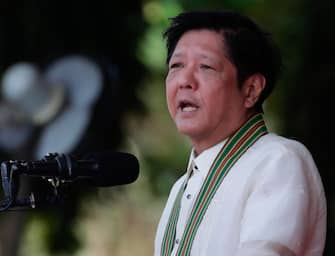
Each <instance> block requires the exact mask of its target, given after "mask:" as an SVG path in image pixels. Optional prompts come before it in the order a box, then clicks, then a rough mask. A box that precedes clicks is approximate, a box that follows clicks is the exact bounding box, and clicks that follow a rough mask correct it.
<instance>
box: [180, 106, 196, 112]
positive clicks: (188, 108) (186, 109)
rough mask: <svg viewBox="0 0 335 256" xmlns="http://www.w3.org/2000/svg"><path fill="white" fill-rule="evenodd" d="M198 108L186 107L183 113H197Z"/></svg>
mask: <svg viewBox="0 0 335 256" xmlns="http://www.w3.org/2000/svg"><path fill="white" fill-rule="evenodd" d="M196 109H197V108H196V107H192V106H186V107H183V108H182V111H184V112H191V111H195V110H196Z"/></svg>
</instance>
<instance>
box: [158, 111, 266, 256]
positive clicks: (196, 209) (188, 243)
mask: <svg viewBox="0 0 335 256" xmlns="http://www.w3.org/2000/svg"><path fill="white" fill-rule="evenodd" d="M266 133H267V129H266V126H265V123H264V120H263V116H262V114H260V113H258V114H256V115H254V116H252V117H251V118H250V119H249V120H248V121H247V122H246V123H245V124H244V125H243V126H242V127H241V128H240V129H239V130H237V131H236V132H235V133H234V134H233V136H231V137H230V138H229V140H228V141H227V142H226V144H225V145H224V147H223V148H222V149H221V151H220V152H219V154H218V155H217V157H216V159H215V160H214V162H213V164H212V166H211V168H210V170H209V172H208V174H207V176H206V179H205V181H204V183H203V185H202V187H201V189H200V191H199V194H198V196H197V198H196V200H195V203H194V206H193V209H192V211H191V214H190V216H189V219H188V221H187V223H186V227H185V230H184V233H183V235H182V237H181V240H180V243H179V247H178V250H177V253H176V255H177V256H186V255H190V253H191V248H192V244H193V240H194V237H195V234H196V232H197V230H198V228H199V226H200V223H201V221H202V219H203V217H204V215H205V213H206V210H207V208H208V205H209V204H210V202H211V200H212V198H213V197H214V195H215V193H216V191H217V189H218V188H219V186H220V184H221V183H222V181H223V179H224V178H225V176H226V175H227V174H228V172H229V170H230V169H231V167H232V166H233V165H234V164H235V163H236V161H237V160H238V159H239V158H240V157H241V155H242V154H243V153H244V152H245V151H246V150H247V149H248V148H249V147H250V146H251V145H252V144H253V143H255V142H256V141H257V140H258V139H259V138H260V137H261V136H263V135H264V134H266ZM183 192H184V185H183V186H181V189H180V190H179V192H178V195H177V197H176V200H175V202H174V205H173V208H172V211H171V214H170V217H169V220H168V223H167V226H166V230H165V233H164V237H163V242H162V248H161V256H169V255H170V254H171V252H172V249H173V246H174V240H175V236H176V226H177V221H178V217H179V211H180V202H181V197H182V195H183Z"/></svg>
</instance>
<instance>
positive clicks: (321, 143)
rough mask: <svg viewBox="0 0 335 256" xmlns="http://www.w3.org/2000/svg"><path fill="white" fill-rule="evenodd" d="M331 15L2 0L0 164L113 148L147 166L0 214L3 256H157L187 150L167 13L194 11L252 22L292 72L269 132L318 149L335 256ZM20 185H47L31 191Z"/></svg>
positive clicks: (259, 2) (210, 5) (279, 93)
mask: <svg viewBox="0 0 335 256" xmlns="http://www.w3.org/2000/svg"><path fill="white" fill-rule="evenodd" d="M334 7H335V2H334V1H332V0H319V1H312V0H304V1H303V0H295V1H291V0H282V1H265V0H220V1H219V0H206V1H205V0H192V1H191V0H189V1H186V0H179V1H177V0H175V1H174V0H156V1H154V0H152V1H145V0H142V1H140V0H123V1H94V2H93V1H82V0H81V1H79V0H67V1H65V0H58V1H48V0H25V1H17V0H10V1H9V0H2V1H1V2H0V160H1V161H5V160H9V159H22V160H34V159H35V160H36V159H41V158H42V157H43V155H45V154H46V153H48V152H61V153H66V154H83V153H87V152H95V151H106V150H109V151H114V150H115V151H124V152H130V153H132V154H134V155H136V156H137V157H138V159H139V161H140V166H141V170H140V177H139V179H138V180H137V181H136V182H135V183H133V184H130V185H126V186H118V187H108V188H92V187H87V186H82V185H80V184H79V185H73V186H72V187H71V189H70V190H69V191H68V195H69V198H68V200H67V201H66V202H65V203H64V204H63V205H61V206H55V207H48V208H46V209H36V210H31V211H18V212H17V211H15V212H13V211H8V212H3V213H0V226H1V231H0V255H4V256H16V255H18V256H30V255H34V256H49V255H52V256H54V255H55V256H65V255H75V256H86V255H87V256H88V255H90V256H92V255H99V256H104V255H114V256H133V255H137V256H148V255H152V254H153V242H154V236H155V229H156V225H157V223H158V220H159V217H160V214H161V212H162V210H163V207H164V204H165V200H166V198H167V195H168V192H169V189H170V187H171V185H172V184H173V182H174V181H175V180H176V179H177V177H179V176H180V175H181V174H182V173H183V172H184V169H185V166H186V164H187V159H188V154H189V151H190V144H189V141H187V140H186V139H185V138H184V137H182V136H180V135H178V133H177V132H176V130H175V127H174V125H173V123H172V121H171V120H170V118H169V115H168V112H167V110H166V107H165V95H164V91H165V89H164V76H165V73H166V66H165V47H164V42H163V40H162V32H163V30H164V29H165V28H166V27H167V25H168V18H169V17H173V16H175V15H177V14H178V13H179V12H181V11H184V10H194V9H232V10H235V11H239V12H241V13H243V14H246V15H249V16H251V17H252V18H253V19H254V20H255V21H256V22H258V23H259V24H260V25H261V26H262V27H263V28H264V29H265V30H267V31H270V32H271V33H272V34H273V36H274V39H275V41H276V42H277V43H278V45H279V46H280V48H281V49H282V54H283V56H284V63H285V70H284V75H283V76H282V78H281V80H280V82H279V84H278V87H277V89H276V91H275V92H274V94H273V95H272V96H271V97H270V99H269V100H268V102H267V104H266V106H265V113H266V122H267V124H268V126H269V129H270V130H271V131H272V132H276V133H279V134H281V135H285V136H287V137H291V138H295V139H298V140H300V141H301V142H303V143H304V144H305V145H306V146H307V147H308V148H309V149H310V151H311V152H312V154H313V156H314V158H315V161H316V163H317V165H318V167H319V170H320V173H321V176H322V180H323V182H324V186H325V190H326V196H327V200H328V234H327V244H326V250H325V254H324V255H329V256H330V255H334V253H335V244H334V243H332V241H333V239H334V236H335V233H334V228H335V209H334V206H335V202H334V193H335V186H334V181H335V179H334V171H333V162H332V160H331V155H332V153H333V140H334V139H333V136H332V135H331V134H332V132H333V131H334V124H333V122H330V121H331V119H332V116H333V114H332V113H333V110H334V106H333V104H332V102H333V100H334V99H333V95H334V94H333V93H334V84H335V72H334V71H333V68H334V67H335V64H334V57H335V55H334V50H333V47H334V45H335V34H334V33H333V29H332V28H333V27H332V26H333V24H334V21H333V17H332V16H333V10H334ZM328 135H329V136H328ZM115 171H117V170H115ZM20 189H21V192H22V193H23V194H24V193H28V192H29V191H30V190H32V189H35V190H36V189H37V190H39V191H42V193H43V191H44V189H45V188H44V185H43V184H34V183H33V182H31V181H27V182H23V183H21V187H20Z"/></svg>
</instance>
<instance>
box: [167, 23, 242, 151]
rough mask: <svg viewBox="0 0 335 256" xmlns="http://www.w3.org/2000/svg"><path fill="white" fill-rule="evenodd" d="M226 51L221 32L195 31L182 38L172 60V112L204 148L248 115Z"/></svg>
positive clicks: (169, 89)
mask: <svg viewBox="0 0 335 256" xmlns="http://www.w3.org/2000/svg"><path fill="white" fill-rule="evenodd" d="M226 52H227V51H226V50H225V45H224V40H223V37H222V35H220V34H219V33H217V32H214V31H211V30H205V29H202V30H191V31H188V32H186V33H185V34H184V35H183V36H182V37H181V38H180V40H179V42H178V43H177V45H176V48H175V50H174V52H173V54H172V56H171V59H170V61H169V63H168V65H169V71H168V75H167V77H166V95H167V103H168V109H169V112H170V114H171V116H172V118H173V120H174V122H175V123H176V126H177V129H178V130H179V131H180V132H181V133H183V134H185V135H187V136H189V137H190V138H191V140H192V142H193V145H194V144H201V148H204V149H205V148H207V147H210V146H212V145H214V144H216V143H217V142H219V141H220V140H222V139H224V138H225V137H227V136H228V135H230V133H231V132H232V129H236V127H235V126H236V124H237V123H238V124H239V123H240V122H241V120H242V119H244V118H245V113H246V108H245V106H244V101H245V97H244V95H243V92H242V90H240V89H239V88H238V82H237V69H236V67H235V65H234V64H232V63H231V62H230V60H229V59H228V58H227V54H226Z"/></svg>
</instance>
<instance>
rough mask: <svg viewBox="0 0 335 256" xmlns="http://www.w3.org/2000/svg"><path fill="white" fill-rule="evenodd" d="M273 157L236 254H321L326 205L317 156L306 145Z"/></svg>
mask: <svg viewBox="0 0 335 256" xmlns="http://www.w3.org/2000/svg"><path fill="white" fill-rule="evenodd" d="M270 154H271V152H269V155H270ZM265 158H266V157H265ZM269 159H271V160H265V161H264V165H265V166H263V167H262V168H261V169H262V171H261V173H259V174H258V175H257V176H256V177H257V178H256V179H255V180H254V182H253V185H252V188H251V190H250V194H249V198H248V200H247V201H246V206H245V211H244V215H243V218H242V221H241V233H240V244H239V249H238V251H237V253H236V256H247V255H248V256H300V255H306V256H307V254H305V251H309V252H310V251H313V252H314V253H313V254H311V255H313V256H321V255H322V251H323V247H324V240H325V207H326V206H325V199H324V195H323V189H322V183H321V181H320V179H319V176H318V171H317V169H316V167H315V164H314V161H313V159H312V158H311V156H310V154H309V152H308V151H307V150H305V149H304V147H303V146H302V145H298V147H295V148H293V149H292V148H289V149H287V148H283V149H281V150H280V151H279V152H276V155H275V156H273V154H272V155H271V158H270V157H269ZM311 246H314V248H310V247H311ZM307 248H308V250H307ZM308 255H310V254H308Z"/></svg>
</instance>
